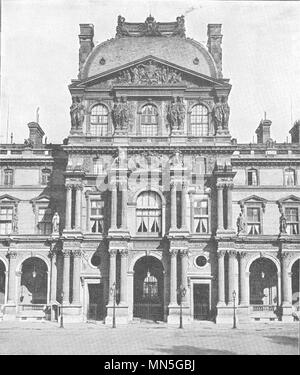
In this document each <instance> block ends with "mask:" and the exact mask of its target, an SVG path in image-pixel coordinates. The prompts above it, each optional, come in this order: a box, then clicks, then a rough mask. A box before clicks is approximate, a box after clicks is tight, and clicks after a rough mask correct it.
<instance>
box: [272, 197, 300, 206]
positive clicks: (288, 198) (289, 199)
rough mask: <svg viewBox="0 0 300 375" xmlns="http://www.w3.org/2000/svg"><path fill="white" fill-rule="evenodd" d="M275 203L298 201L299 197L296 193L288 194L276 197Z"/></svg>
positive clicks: (299, 201) (299, 200)
mask: <svg viewBox="0 0 300 375" xmlns="http://www.w3.org/2000/svg"><path fill="white" fill-rule="evenodd" d="M277 203H279V204H282V203H300V197H297V196H296V195H289V196H288V197H285V198H281V199H278V201H277Z"/></svg>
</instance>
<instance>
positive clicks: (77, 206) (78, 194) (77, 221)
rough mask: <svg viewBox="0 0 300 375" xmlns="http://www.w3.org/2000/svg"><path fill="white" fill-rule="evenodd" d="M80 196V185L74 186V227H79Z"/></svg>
mask: <svg viewBox="0 0 300 375" xmlns="http://www.w3.org/2000/svg"><path fill="white" fill-rule="evenodd" d="M81 197H82V186H81V185H77V186H76V205H75V228H76V229H79V230H80V229H81V206H82V202H81Z"/></svg>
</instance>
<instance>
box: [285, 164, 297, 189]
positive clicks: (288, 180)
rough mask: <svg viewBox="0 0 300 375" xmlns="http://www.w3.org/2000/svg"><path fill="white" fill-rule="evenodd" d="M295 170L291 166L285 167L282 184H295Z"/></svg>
mask: <svg viewBox="0 0 300 375" xmlns="http://www.w3.org/2000/svg"><path fill="white" fill-rule="evenodd" d="M295 180H296V179H295V170H294V169H292V168H287V169H286V170H285V171H284V184H285V186H295V185H296V181H295Z"/></svg>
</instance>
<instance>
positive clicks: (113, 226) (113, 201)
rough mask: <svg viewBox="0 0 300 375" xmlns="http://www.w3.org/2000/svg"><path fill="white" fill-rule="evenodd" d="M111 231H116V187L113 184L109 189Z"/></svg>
mask: <svg viewBox="0 0 300 375" xmlns="http://www.w3.org/2000/svg"><path fill="white" fill-rule="evenodd" d="M111 189H112V190H111V224H110V228H111V229H117V204H118V203H117V199H118V198H117V186H116V183H114V184H113V185H112V187H111Z"/></svg>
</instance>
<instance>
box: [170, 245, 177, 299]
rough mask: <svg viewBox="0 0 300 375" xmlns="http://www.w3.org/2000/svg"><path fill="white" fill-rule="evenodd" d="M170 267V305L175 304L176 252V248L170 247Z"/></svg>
mask: <svg viewBox="0 0 300 375" xmlns="http://www.w3.org/2000/svg"><path fill="white" fill-rule="evenodd" d="M170 253H171V267H170V305H177V253H178V250H176V249H171V250H170Z"/></svg>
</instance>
